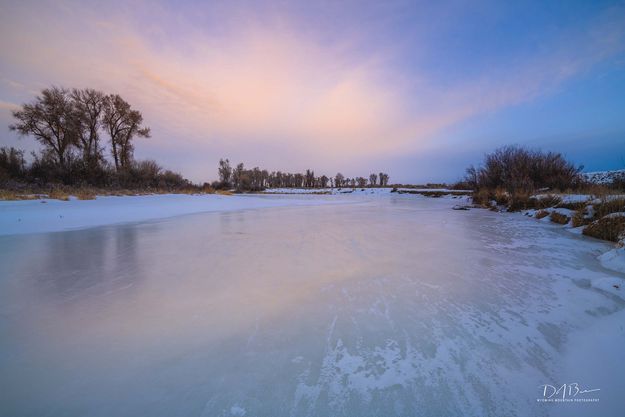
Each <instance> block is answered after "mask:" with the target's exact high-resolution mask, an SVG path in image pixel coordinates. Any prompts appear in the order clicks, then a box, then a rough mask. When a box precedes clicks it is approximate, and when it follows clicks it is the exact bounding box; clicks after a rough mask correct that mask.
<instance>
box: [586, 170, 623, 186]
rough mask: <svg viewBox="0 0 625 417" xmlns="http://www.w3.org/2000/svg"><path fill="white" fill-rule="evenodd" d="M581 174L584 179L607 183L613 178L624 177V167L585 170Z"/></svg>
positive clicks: (596, 182)
mask: <svg viewBox="0 0 625 417" xmlns="http://www.w3.org/2000/svg"><path fill="white" fill-rule="evenodd" d="M582 175H583V176H584V177H585V178H586V180H588V181H590V182H593V183H595V184H609V183H611V182H613V181H614V180H615V179H623V178H625V169H619V170H613V171H595V172H585V173H583V174H582Z"/></svg>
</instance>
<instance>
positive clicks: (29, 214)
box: [0, 194, 338, 235]
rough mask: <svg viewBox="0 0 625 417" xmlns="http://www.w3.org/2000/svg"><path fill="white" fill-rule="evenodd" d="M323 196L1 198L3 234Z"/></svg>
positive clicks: (279, 204)
mask: <svg viewBox="0 0 625 417" xmlns="http://www.w3.org/2000/svg"><path fill="white" fill-rule="evenodd" d="M337 202H338V201H334V202H333V201H328V200H321V199H310V198H308V199H293V198H289V199H286V198H285V199H278V198H269V197H258V196H256V197H255V196H238V195H237V196H223V195H216V194H209V195H186V194H162V195H145V196H124V197H98V198H97V199H95V200H84V201H83V200H70V201H59V200H21V201H0V235H12V234H23V233H45V232H58V231H63V230H72V229H82V228H87V227H95V226H105V225H109V224H115V223H126V222H136V221H145V220H155V219H160V218H167V217H174V216H179V215H183V214H193V213H202V212H218V211H233V210H245V209H258V208H269V207H284V206H299V205H318V204H332V203H337Z"/></svg>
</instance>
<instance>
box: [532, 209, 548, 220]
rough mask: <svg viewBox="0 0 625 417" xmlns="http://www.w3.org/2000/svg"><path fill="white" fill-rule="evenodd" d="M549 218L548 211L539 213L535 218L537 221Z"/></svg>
mask: <svg viewBox="0 0 625 417" xmlns="http://www.w3.org/2000/svg"><path fill="white" fill-rule="evenodd" d="M547 216H549V212H548V211H547V210H539V211H538V212H537V213H536V216H535V217H536V218H537V219H542V218H545V217H547Z"/></svg>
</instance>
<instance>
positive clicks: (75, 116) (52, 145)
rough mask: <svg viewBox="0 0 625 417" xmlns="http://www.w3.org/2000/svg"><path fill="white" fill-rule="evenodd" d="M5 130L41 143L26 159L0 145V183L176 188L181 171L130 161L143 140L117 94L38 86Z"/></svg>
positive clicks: (144, 130)
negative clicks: (137, 142) (136, 143)
mask: <svg viewBox="0 0 625 417" xmlns="http://www.w3.org/2000/svg"><path fill="white" fill-rule="evenodd" d="M13 118H14V123H13V124H11V125H10V126H9V128H10V129H11V130H13V131H15V132H17V133H18V134H19V135H20V137H25V136H28V137H32V138H34V139H35V140H36V141H37V142H39V143H40V144H41V145H42V149H41V151H40V152H39V153H35V152H33V154H32V162H30V163H27V162H26V160H25V158H24V153H23V151H21V150H18V149H15V148H7V147H4V148H0V182H2V183H3V184H9V183H11V182H14V183H15V182H17V183H27V184H35V185H47V184H54V183H59V184H65V185H80V186H82V185H91V186H96V187H125V188H146V187H158V188H168V189H169V188H172V189H173V188H181V187H187V186H189V185H190V183H189V181H187V180H185V179H184V178H183V177H182V175H180V174H178V173H176V172H172V171H169V170H165V169H163V168H162V167H161V166H160V165H159V164H158V163H156V162H155V161H135V159H134V140H135V139H136V138H149V137H150V128H149V127H147V126H144V125H143V115H142V114H141V112H140V111H139V110H137V109H134V108H132V107H131V105H130V104H129V103H128V102H126V101H125V100H124V99H123V98H122V97H121V96H119V95H117V94H105V93H103V92H101V91H97V90H93V89H89V88H87V89H76V88H74V89H71V90H69V89H65V88H59V87H51V88H46V89H44V90H43V91H42V92H41V94H40V95H39V96H37V97H35V99H34V100H33V101H32V102H31V103H27V104H24V105H22V106H21V108H20V109H19V110H15V111H13Z"/></svg>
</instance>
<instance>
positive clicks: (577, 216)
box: [572, 206, 592, 227]
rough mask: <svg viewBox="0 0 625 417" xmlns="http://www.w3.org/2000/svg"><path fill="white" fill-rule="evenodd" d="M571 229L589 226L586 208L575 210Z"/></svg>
mask: <svg viewBox="0 0 625 417" xmlns="http://www.w3.org/2000/svg"><path fill="white" fill-rule="evenodd" d="M572 220H573V227H580V226H585V225H587V224H589V223H590V222H591V221H592V220H591V219H587V218H586V207H585V206H584V207H583V208H580V209H577V210H576V211H575V213H573V218H572Z"/></svg>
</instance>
